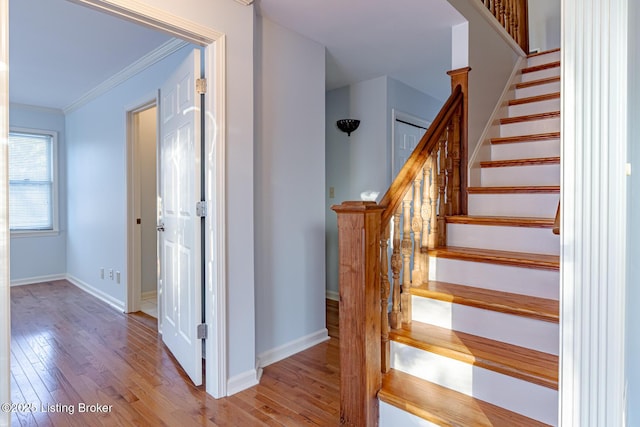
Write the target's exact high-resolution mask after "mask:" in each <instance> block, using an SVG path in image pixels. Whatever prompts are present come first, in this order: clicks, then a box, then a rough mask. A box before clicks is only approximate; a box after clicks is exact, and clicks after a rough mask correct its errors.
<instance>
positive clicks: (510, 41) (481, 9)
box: [469, 0, 527, 56]
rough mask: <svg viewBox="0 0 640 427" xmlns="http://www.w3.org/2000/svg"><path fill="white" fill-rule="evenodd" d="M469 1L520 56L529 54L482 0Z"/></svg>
mask: <svg viewBox="0 0 640 427" xmlns="http://www.w3.org/2000/svg"><path fill="white" fill-rule="evenodd" d="M469 3H471V5H472V6H473V7H475V8H476V9H477V10H478V12H480V15H482V17H483V18H484V19H485V20H486V21H487V22H488V23H489V25H491V26H492V27H493V28H494V30H496V32H497V33H498V34H499V35H500V37H502V38H503V39H504V41H505V42H507V44H508V45H509V46H511V49H513V50H514V51H515V52H516V53H517V54H518V55H520V56H527V52H525V51H524V50H522V48H521V47H520V45H519V44H518V43H516V41H515V40H514V39H513V37H511V34H509V32H508V31H507V30H506V29H505V28H504V27H503V26H502V25H501V24H500V22H498V19H496V17H495V16H493V14H492V13H491V11H490V10H489V9H487V7H486V6H485V5H484V4H483V3H482V2H481V1H478V0H472V1H470V2H469Z"/></svg>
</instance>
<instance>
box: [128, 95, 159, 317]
mask: <svg viewBox="0 0 640 427" xmlns="http://www.w3.org/2000/svg"><path fill="white" fill-rule="evenodd" d="M144 99H145V100H144V101H140V102H138V103H136V104H135V105H134V106H131V107H127V108H126V109H125V120H126V132H127V137H126V144H127V148H126V150H127V151H126V163H127V174H126V176H127V178H126V180H127V295H126V300H125V312H126V313H133V312H136V311H139V310H140V302H141V301H142V298H141V292H142V283H141V282H140V280H141V273H140V268H141V266H140V259H141V236H140V232H141V231H140V230H141V229H140V227H138V226H137V224H136V218H139V217H140V198H139V197H137V192H138V189H139V188H140V171H139V168H138V163H139V158H140V154H139V153H138V144H137V142H138V141H137V139H136V126H135V115H136V114H138V113H140V112H142V111H145V110H148V109H149V108H154V107H157V105H158V99H157V97H155V96H154V95H148V96H147V97H145V98H144Z"/></svg>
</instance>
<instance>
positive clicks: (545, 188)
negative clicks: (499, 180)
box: [467, 185, 560, 194]
mask: <svg viewBox="0 0 640 427" xmlns="http://www.w3.org/2000/svg"><path fill="white" fill-rule="evenodd" d="M467 191H468V192H469V194H528V193H530V194H532V193H560V186H559V185H530V186H520V187H469V188H468V189H467Z"/></svg>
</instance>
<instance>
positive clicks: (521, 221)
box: [446, 215, 554, 228]
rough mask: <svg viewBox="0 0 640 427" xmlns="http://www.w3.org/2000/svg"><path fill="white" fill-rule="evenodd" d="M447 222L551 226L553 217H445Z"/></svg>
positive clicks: (535, 226)
mask: <svg viewBox="0 0 640 427" xmlns="http://www.w3.org/2000/svg"><path fill="white" fill-rule="evenodd" d="M446 221H447V223H448V224H476V225H500V226H505V227H532V228H552V227H553V224H554V219H553V218H528V217H511V216H467V215H455V216H448V217H446Z"/></svg>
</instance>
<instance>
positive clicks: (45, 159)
mask: <svg viewBox="0 0 640 427" xmlns="http://www.w3.org/2000/svg"><path fill="white" fill-rule="evenodd" d="M9 227H10V228H11V230H15V231H26V230H34V231H35V230H53V138H52V137H51V135H42V134H31V133H20V132H10V133H9Z"/></svg>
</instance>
